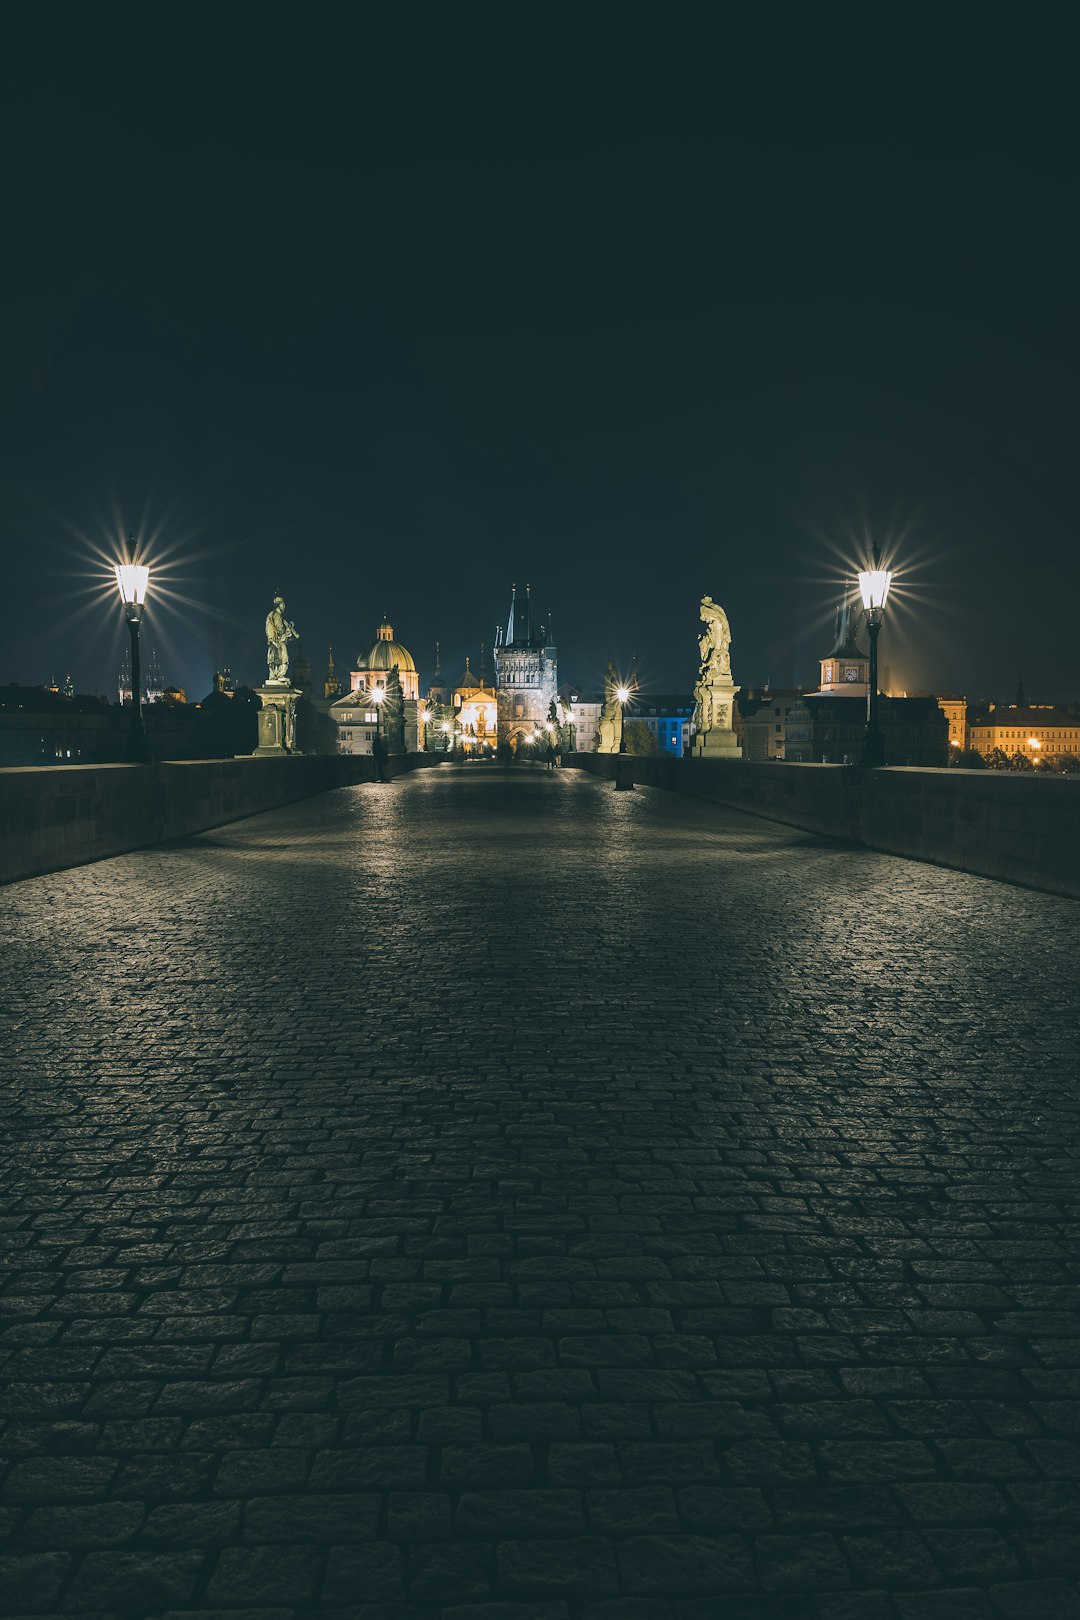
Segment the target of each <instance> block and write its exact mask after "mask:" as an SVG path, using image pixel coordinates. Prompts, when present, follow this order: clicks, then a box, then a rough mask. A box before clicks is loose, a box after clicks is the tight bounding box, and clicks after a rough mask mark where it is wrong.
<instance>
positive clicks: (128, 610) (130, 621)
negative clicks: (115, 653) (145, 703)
mask: <svg viewBox="0 0 1080 1620" xmlns="http://www.w3.org/2000/svg"><path fill="white" fill-rule="evenodd" d="M114 567H115V569H116V584H117V588H118V589H119V591H120V601H121V602H122V603H123V607H124V618H125V619H126V620H127V627H128V631H129V632H130V635H131V757H132V760H133V761H134V762H135V764H136V765H143V764H145V763H146V760H147V757H148V755H147V752H146V728H145V726H144V725H143V712H142V666H141V662H140V658H139V631H140V630H141V628H142V616H143V604H144V603H145V601H146V586H147V582H148V581H149V578H150V570H149V568H147V567H146V565H145V564H144V563H138V562H130V563H116V564H114Z"/></svg>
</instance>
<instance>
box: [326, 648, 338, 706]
mask: <svg viewBox="0 0 1080 1620" xmlns="http://www.w3.org/2000/svg"><path fill="white" fill-rule="evenodd" d="M322 689H323V697H327V698H332V697H337V695H338V693H339V691H340V690H341V688H340V686H339V685H338V678H337V676H336V675H335V674H334V649H333V647H329V648H328V649H327V654H326V679H325V680H324V681H323V688H322Z"/></svg>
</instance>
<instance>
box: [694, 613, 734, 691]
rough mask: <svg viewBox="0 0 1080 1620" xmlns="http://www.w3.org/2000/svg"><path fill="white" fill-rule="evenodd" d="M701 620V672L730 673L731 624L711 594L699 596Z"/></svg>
mask: <svg viewBox="0 0 1080 1620" xmlns="http://www.w3.org/2000/svg"><path fill="white" fill-rule="evenodd" d="M701 620H702V623H703V624H704V626H705V628H704V630H703V631H702V632H701V634H700V635H699V636H698V649H699V650H700V653H701V674H702V675H704V674H705V672H706V671H708V672H709V674H710V675H730V674H731V626H730V624H728V616H727V614H726V613H725V612H724V610H723V608H722V607H721V606H720V604H719V603H718V602H714V601H713V599H712V597H711V596H703V597H702V598H701Z"/></svg>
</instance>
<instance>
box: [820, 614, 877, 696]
mask: <svg viewBox="0 0 1080 1620" xmlns="http://www.w3.org/2000/svg"><path fill="white" fill-rule="evenodd" d="M869 690H870V656H869V654H868V653H864V652H863V650H862V648H861V647H860V646H859V643H858V640H857V631H856V627H855V625H854V624H853V623H852V616H851V603H850V602H842V603H841V604H840V606H839V607H838V608H837V610H836V628H835V632H834V635H833V645H832V651H831V652H829V653H826V655H825V657H824V658H823V659H822V660H821V685H820V686H819V688H818V691H819V692H820V693H821V695H822V696H823V697H860V698H862V700H863V702H865V701H866V695H867V693H868V692H869Z"/></svg>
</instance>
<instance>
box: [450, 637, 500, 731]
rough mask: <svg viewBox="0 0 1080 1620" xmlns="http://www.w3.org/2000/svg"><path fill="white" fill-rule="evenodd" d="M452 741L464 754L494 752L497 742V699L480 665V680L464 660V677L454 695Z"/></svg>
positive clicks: (467, 661)
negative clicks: (453, 731) (487, 750)
mask: <svg viewBox="0 0 1080 1620" xmlns="http://www.w3.org/2000/svg"><path fill="white" fill-rule="evenodd" d="M453 723H454V730H455V737H454V740H455V742H456V743H458V745H459V746H460V747H462V748H464V750H465V751H466V753H480V752H483V751H484V750H486V749H494V748H495V746H496V743H497V741H498V698H497V696H496V692H495V688H494V687H493V686H488V685H487V683H486V681H485V679H484V670H483V666H482V665H481V669H480V678H479V679H477V677H476V676H475V675H474V674H473V672H472V670H471V669H470V668H469V660H468V659H467V658H466V660H465V673H464V675H463V676H462V677H461V680H460V681H459V682H458V684H457V686H456V687H455V689H454V694H453Z"/></svg>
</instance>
